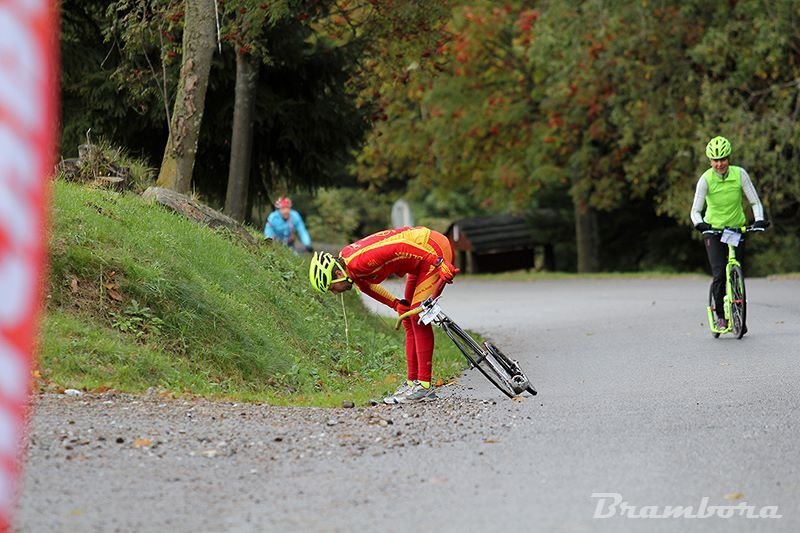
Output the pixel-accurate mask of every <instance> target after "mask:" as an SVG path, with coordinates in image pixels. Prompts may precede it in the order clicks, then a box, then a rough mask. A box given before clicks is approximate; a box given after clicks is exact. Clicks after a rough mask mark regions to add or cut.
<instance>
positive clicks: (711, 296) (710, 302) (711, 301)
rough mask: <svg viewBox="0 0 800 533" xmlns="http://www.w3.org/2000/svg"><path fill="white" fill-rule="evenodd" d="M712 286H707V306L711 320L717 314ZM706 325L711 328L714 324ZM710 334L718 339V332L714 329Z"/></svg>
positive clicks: (714, 318)
mask: <svg viewBox="0 0 800 533" xmlns="http://www.w3.org/2000/svg"><path fill="white" fill-rule="evenodd" d="M712 287H713V285H712V286H711V287H709V288H708V307H710V308H711V318H712V320H716V318H717V316H718V315H717V304H716V302H715V300H714V290H713V288H712ZM708 327H709V328H712V327H714V324H709V325H708ZM711 336H712V337H714V338H715V339H718V338H719V333H717V332H716V331H712V332H711Z"/></svg>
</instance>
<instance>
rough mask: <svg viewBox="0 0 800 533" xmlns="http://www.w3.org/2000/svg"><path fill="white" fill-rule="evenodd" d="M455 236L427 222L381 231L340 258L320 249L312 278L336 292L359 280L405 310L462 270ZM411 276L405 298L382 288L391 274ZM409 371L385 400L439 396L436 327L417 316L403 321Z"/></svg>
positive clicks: (317, 286)
mask: <svg viewBox="0 0 800 533" xmlns="http://www.w3.org/2000/svg"><path fill="white" fill-rule="evenodd" d="M452 261H453V248H452V246H451V245H450V241H449V240H448V239H447V237H445V236H444V235H442V234H441V233H439V232H437V231H433V230H431V229H429V228H426V227H423V226H417V227H414V228H409V227H405V228H399V229H390V230H384V231H379V232H377V233H374V234H372V235H369V236H368V237H365V238H363V239H361V240H359V241H356V242H354V243H352V244H349V245H347V246H345V247H344V248H343V249H342V251H341V252H339V256H338V257H334V256H333V254H331V253H328V252H316V253H314V256H313V257H312V259H311V266H310V268H309V280H310V282H311V285H312V286H313V287H314V288H315V289H316V290H318V291H320V292H325V291H330V292H333V293H335V294H338V293H341V292H344V291H347V290H350V289H351V288H352V287H353V284H355V285H357V286H358V288H359V289H361V290H362V291H363V292H364V293H366V294H367V295H369V296H370V297H371V298H374V299H375V300H377V301H379V302H381V303H383V304H385V305H387V306H388V307H391V308H392V309H394V310H395V311H397V313H398V315H402V314H403V313H405V312H406V311H408V310H410V309H412V308H414V307H417V306H418V305H419V304H420V303H421V302H423V301H424V300H425V299H426V298H428V297H429V296H437V295H435V294H434V292H435V291H436V290H437V288H440V287H441V286H442V285H441V283H440V280H441V281H444V282H446V283H451V282H452V281H453V277H454V276H455V275H456V274H457V273H458V269H456V268H455V267H454V266H453V264H452ZM392 274H394V275H396V276H399V277H403V276H406V284H405V291H404V295H403V298H402V299H400V298H396V297H395V296H394V295H392V294H391V293H389V291H387V290H386V289H385V288H383V287H381V285H380V283H381V282H383V281H384V280H385V279H386V278H388V277H389V276H390V275H392ZM403 326H404V327H405V333H406V334H405V344H406V364H407V367H408V373H407V375H406V378H407V379H406V382H405V383H403V384H402V385H401V386H400V387H399V388H398V389H397V390H396V391H395V392H394V394H392V395H391V396H388V397H386V398H384V400H383V401H384V403H387V404H396V403H407V402H418V401H429V400H435V399H436V393H435V391H434V390H433V387H432V386H431V372H432V366H433V364H432V363H433V344H434V340H433V339H434V338H433V328H432V327H431V325H430V324H427V325H425V324H419V323H418V321H417V320H414V319H407V320H404V321H403Z"/></svg>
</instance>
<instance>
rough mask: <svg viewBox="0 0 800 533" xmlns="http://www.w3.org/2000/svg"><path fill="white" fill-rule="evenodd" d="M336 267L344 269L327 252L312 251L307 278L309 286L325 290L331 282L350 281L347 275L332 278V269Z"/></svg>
mask: <svg viewBox="0 0 800 533" xmlns="http://www.w3.org/2000/svg"><path fill="white" fill-rule="evenodd" d="M336 268H338V269H340V270H342V271H343V270H344V268H343V267H342V266H341V265H340V264H339V261H338V260H337V259H336V258H335V257H334V256H333V254H331V253H329V252H314V256H313V257H312V258H311V266H310V267H309V268H308V280H309V281H310V282H311V286H312V287H314V289H316V290H317V291H319V292H326V291H327V290H328V288H330V286H331V285H332V284H333V283H338V282H339V281H345V280H347V281H351V282H352V280H351V279H350V277H349V276H347V275H346V274H345V276H344V277H341V278H337V279H333V271H334V270H335V269H336Z"/></svg>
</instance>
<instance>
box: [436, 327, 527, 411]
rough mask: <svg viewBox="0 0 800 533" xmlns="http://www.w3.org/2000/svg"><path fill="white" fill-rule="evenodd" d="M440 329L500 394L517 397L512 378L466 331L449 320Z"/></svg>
mask: <svg viewBox="0 0 800 533" xmlns="http://www.w3.org/2000/svg"><path fill="white" fill-rule="evenodd" d="M441 327H442V329H443V330H444V332H445V333H447V336H448V337H450V339H452V341H453V343H455V345H456V346H458V349H459V350H461V353H462V354H464V357H466V358H467V360H468V361H469V362H470V365H471V366H473V367H475V368H477V369H478V370H480V371H481V373H482V374H483V375H484V376H486V379H488V380H489V381H491V382H492V384H494V386H495V387H497V388H498V389H500V392H502V393H503V394H505V395H506V396H508V397H509V398H513V397H514V396H516V395H517V392H516V391H515V390H514V385H513V382H512V380H511V378H512V376H511V375H509V373H508V372H507V371H506V370H505V369H504V368H503V367H502V366H501V365H500V364H499V363H498V362H497V361H496V360H495V358H494V357H493V356H492V355H491V354H490V353H489V352H488V351H486V350H484V349H483V348H481V346H480V345H479V344H478V343H477V342H475V340H474V339H473V338H472V337H470V335H469V334H468V333H467V332H466V331H464V330H463V329H461V328H460V327H459V326H458V324H456V323H455V322H453V321H451V320H445V321H443V322H442V323H441Z"/></svg>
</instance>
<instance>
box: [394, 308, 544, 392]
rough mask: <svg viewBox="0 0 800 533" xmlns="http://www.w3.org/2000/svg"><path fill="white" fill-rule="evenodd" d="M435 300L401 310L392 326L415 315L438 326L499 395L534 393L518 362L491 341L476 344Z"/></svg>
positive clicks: (398, 324) (424, 322)
mask: <svg viewBox="0 0 800 533" xmlns="http://www.w3.org/2000/svg"><path fill="white" fill-rule="evenodd" d="M438 302H439V298H435V299H431V298H428V299H427V300H425V301H424V302H422V303H421V304H420V305H419V306H418V307H415V308H414V309H411V310H410V311H408V312H406V313H403V314H402V315H400V317H398V319H397V324H396V325H395V328H396V329H397V328H399V327H400V324H401V323H402V322H403V320H405V319H409V320H414V317H415V316H416V315H419V319H418V320H419V321H420V322H421V323H422V324H426V325H427V324H434V325H436V326H439V327H440V328H441V329H442V330H443V331H444V332H445V333H446V334H447V336H448V337H450V339H451V340H452V341H453V343H454V344H455V345H456V346H457V347H458V349H459V350H461V353H462V354H464V357H466V358H467V361H469V364H470V367H471V368H477V369H478V370H480V371H481V373H482V374H483V375H484V376H486V378H487V379H488V380H489V381H490V382H492V384H494V386H495V387H497V388H498V389H500V391H501V392H502V393H503V394H505V395H506V396H508V397H509V398H513V397H515V396H519V395H520V394H522V393H524V392H526V391H527V392H528V393H530V394H531V395H533V396H535V395H536V394H537V393H536V389H535V388H534V387H533V385H532V384H531V382H530V380H529V379H528V376H527V375H525V372H523V370H522V368H520V366H519V362H518V361H516V360H514V359H511V358H510V357H508V356H507V355H505V354H504V353H503V352H501V351H500V349H499V348H497V346H495V345H494V344H492V343H491V342H484V343H483V344H482V345H481V344H479V343H478V342H477V341H476V340H475V339H473V338H472V336H470V334H469V333H467V332H466V331H464V330H463V329H462V328H461V327H460V326H459V325H458V324H456V323H455V322H454V321H453V319H451V318H450V317H449V316H447V315H446V314H445V313H444V311H442V308H441V307H440V306H439V303H438Z"/></svg>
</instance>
